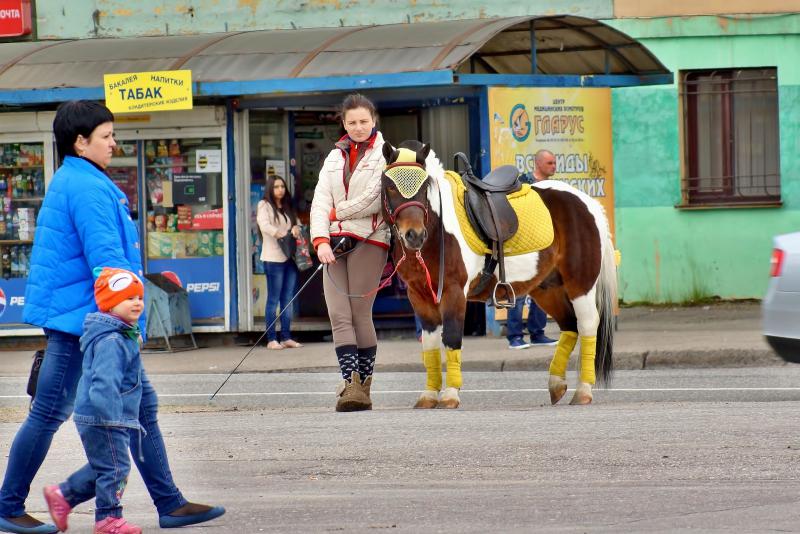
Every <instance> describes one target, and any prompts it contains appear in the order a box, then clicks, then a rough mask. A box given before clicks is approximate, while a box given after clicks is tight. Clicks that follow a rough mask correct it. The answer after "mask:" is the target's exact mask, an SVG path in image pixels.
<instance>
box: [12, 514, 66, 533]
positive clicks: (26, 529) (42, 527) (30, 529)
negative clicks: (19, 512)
mask: <svg viewBox="0 0 800 534" xmlns="http://www.w3.org/2000/svg"><path fill="white" fill-rule="evenodd" d="M23 517H24V518H25V519H24V520H22V522H23V524H27V525H28V526H22V525H20V524H18V523H15V522H13V521H11V519H12V518H10V517H0V532H13V533H15V534H58V528H56V526H55V525H51V524H49V523H42V522H41V521H37V520H36V519H33V518H32V517H31V516H29V515H28V516H21V517H20V518H14V519H18V520H21V519H22V518H23ZM37 523H38V524H37Z"/></svg>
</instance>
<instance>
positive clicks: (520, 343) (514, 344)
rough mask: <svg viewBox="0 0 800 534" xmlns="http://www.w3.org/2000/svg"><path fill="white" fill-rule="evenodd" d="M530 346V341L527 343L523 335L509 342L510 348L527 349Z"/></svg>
mask: <svg viewBox="0 0 800 534" xmlns="http://www.w3.org/2000/svg"><path fill="white" fill-rule="evenodd" d="M530 346H531V345H530V343H525V340H524V339H522V338H521V337H515V338H514V339H512V340H511V341H509V342H508V348H509V349H511V350H520V349H527V348H528V347H530Z"/></svg>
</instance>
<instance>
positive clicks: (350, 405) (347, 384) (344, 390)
mask: <svg viewBox="0 0 800 534" xmlns="http://www.w3.org/2000/svg"><path fill="white" fill-rule="evenodd" d="M342 382H343V383H342V384H340V385H339V387H338V388H337V389H336V393H337V394H338V395H339V399H338V400H337V401H336V411H337V412H359V411H361V410H371V409H372V401H370V400H369V397H368V396H367V395H366V393H364V387H363V386H362V385H361V377H360V376H359V374H358V373H357V372H355V371H353V374H351V375H350V380H343V381H342Z"/></svg>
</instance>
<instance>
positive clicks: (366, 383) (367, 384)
mask: <svg viewBox="0 0 800 534" xmlns="http://www.w3.org/2000/svg"><path fill="white" fill-rule="evenodd" d="M371 387H372V375H369V376H368V377H367V379H366V380H364V383H363V384H361V389H362V390H363V391H364V395H366V396H367V400H368V401H369V408H367V410H371V409H372V397H370V395H369V390H370V388H371Z"/></svg>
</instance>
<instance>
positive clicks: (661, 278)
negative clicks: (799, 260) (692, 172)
mask: <svg viewBox="0 0 800 534" xmlns="http://www.w3.org/2000/svg"><path fill="white" fill-rule="evenodd" d="M606 22H607V23H609V24H610V25H612V26H615V27H617V28H618V29H620V30H622V31H624V32H625V33H627V34H629V35H631V36H632V37H635V38H637V39H639V40H640V41H641V42H642V43H643V44H644V45H645V46H646V47H647V48H649V49H650V51H651V52H653V54H655V56H656V57H657V58H659V60H661V62H662V63H664V65H666V66H667V67H668V68H669V69H670V70H671V71H673V72H674V73H675V76H676V84H675V85H673V86H659V87H641V88H626V89H615V90H614V91H613V93H612V106H613V112H612V120H613V131H614V175H615V176H614V178H615V185H614V190H615V195H616V199H615V200H616V230H617V244H618V247H619V249H620V250H621V251H622V265H621V267H620V295H621V297H622V298H623V299H624V300H625V301H626V302H637V301H653V302H682V301H687V300H692V299H694V298H698V297H706V296H720V297H723V298H761V297H763V295H764V293H765V292H766V287H767V282H768V269H769V257H770V253H771V250H772V236H773V235H775V234H779V233H784V232H791V231H798V230H800V61H797V58H798V57H800V35H798V33H800V32H798V28H800V16H797V15H782V16H772V17H749V18H748V17H737V18H731V17H729V18H723V17H687V18H669V19H629V20H612V21H606ZM792 32H794V34H792V35H790V34H789V33H792ZM764 66H774V67H777V69H778V97H779V107H780V108H779V122H780V138H781V141H780V143H781V147H780V152H781V155H780V161H781V196H782V200H783V206H782V207H780V208H761V209H742V208H720V209H708V210H699V211H698V210H681V209H678V208H675V207H674V206H675V205H677V204H678V203H679V202H680V140H679V125H680V122H681V117H680V116H679V106H678V103H679V102H678V99H679V96H678V85H677V80H678V79H679V75H680V71H681V70H685V69H704V68H731V67H764Z"/></svg>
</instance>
